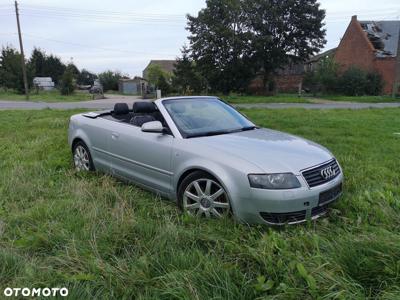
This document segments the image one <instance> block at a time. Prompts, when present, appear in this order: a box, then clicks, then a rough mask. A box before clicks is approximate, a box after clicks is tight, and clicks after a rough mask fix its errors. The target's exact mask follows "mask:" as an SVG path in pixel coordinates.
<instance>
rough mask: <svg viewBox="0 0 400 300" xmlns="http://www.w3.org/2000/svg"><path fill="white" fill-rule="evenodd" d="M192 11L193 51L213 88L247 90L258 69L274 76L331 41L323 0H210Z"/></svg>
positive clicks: (268, 76)
mask: <svg viewBox="0 0 400 300" xmlns="http://www.w3.org/2000/svg"><path fill="white" fill-rule="evenodd" d="M206 4H207V7H206V8H204V9H202V10H201V11H200V12H199V14H198V16H197V17H193V16H188V30H189V31H190V33H191V35H190V36H189V41H190V50H191V53H192V54H191V57H192V58H193V59H194V61H195V63H196V66H197V67H198V69H199V70H200V72H201V74H202V75H203V76H204V77H205V78H206V79H207V82H208V84H209V85H210V86H211V88H212V89H213V90H216V91H222V92H224V93H227V92H230V91H232V90H233V91H243V90H245V89H246V87H247V85H248V82H249V81H250V80H251V79H253V77H255V75H256V73H259V75H261V76H262V78H263V84H264V89H265V90H266V89H267V85H268V82H270V79H271V76H272V75H273V73H274V72H276V70H278V69H279V68H283V67H284V66H285V65H286V64H287V63H289V62H293V63H296V62H300V61H303V60H306V59H308V58H309V57H310V56H311V55H313V54H315V53H317V52H318V51H319V50H320V49H321V48H322V47H323V45H324V44H325V42H326V41H325V39H324V36H325V30H324V29H322V27H323V23H322V22H323V19H324V17H325V11H324V10H321V9H320V6H319V4H318V3H317V0H285V1H281V0H207V1H206Z"/></svg>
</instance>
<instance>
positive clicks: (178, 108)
mask: <svg viewBox="0 0 400 300" xmlns="http://www.w3.org/2000/svg"><path fill="white" fill-rule="evenodd" d="M171 110H172V111H173V112H174V113H176V114H182V113H184V112H185V111H186V107H185V104H182V103H172V104H171Z"/></svg>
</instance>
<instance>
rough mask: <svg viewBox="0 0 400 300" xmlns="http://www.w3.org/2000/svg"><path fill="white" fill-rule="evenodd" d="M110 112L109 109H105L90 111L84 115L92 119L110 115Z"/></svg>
mask: <svg viewBox="0 0 400 300" xmlns="http://www.w3.org/2000/svg"><path fill="white" fill-rule="evenodd" d="M109 113H110V111H109V110H103V111H96V112H88V113H84V114H82V115H83V116H84V117H87V118H90V119H96V118H98V117H101V116H104V115H108V114H109Z"/></svg>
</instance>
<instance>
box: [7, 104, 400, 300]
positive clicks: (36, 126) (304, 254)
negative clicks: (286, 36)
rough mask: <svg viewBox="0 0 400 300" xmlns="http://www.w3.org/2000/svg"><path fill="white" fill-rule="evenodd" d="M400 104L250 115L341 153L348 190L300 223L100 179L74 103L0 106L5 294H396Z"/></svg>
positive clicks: (399, 285) (399, 291)
mask: <svg viewBox="0 0 400 300" xmlns="http://www.w3.org/2000/svg"><path fill="white" fill-rule="evenodd" d="M399 112H400V110H398V109H385V110H363V111H346V110H337V111H329V112H328V111H306V110H282V111H270V110H246V111H245V113H246V115H248V116H249V117H250V118H251V119H252V120H254V121H255V122H256V123H257V124H259V125H261V126H266V127H270V128H274V129H279V130H284V131H288V132H291V133H294V134H298V135H301V136H304V137H307V138H310V139H313V140H315V141H317V142H319V143H321V144H323V145H325V146H327V147H328V148H329V149H331V150H332V151H333V153H334V154H335V155H336V156H337V157H338V159H339V161H340V162H341V164H342V166H343V168H344V172H345V176H346V184H345V193H344V196H343V198H341V200H340V201H339V202H338V203H337V204H335V205H334V207H333V209H332V210H331V211H330V214H329V216H328V217H326V218H323V219H320V220H318V221H317V222H311V223H308V224H305V225H301V226H289V227H283V228H269V227H267V226H252V227H249V226H246V225H243V224H238V223H235V222H234V221H233V220H231V219H223V220H208V221H207V220H198V219H196V218H191V217H189V216H186V215H182V214H181V213H180V212H179V211H178V209H177V207H176V206H175V205H174V203H171V202H168V201H167V200H164V199H160V198H159V197H157V196H155V195H153V194H151V193H148V192H146V191H144V190H141V189H139V188H136V187H134V186H132V185H128V184H124V183H122V182H119V181H117V180H115V179H114V178H111V177H109V176H106V175H103V174H77V173H76V172H75V171H74V170H73V169H72V166H71V158H70V150H69V149H68V146H67V141H66V129H67V125H68V117H69V116H70V115H71V114H73V112H71V111H50V110H47V111H37V112H27V111H20V112H0V170H1V171H0V293H2V290H3V289H4V288H5V287H7V286H10V287H62V286H66V287H68V288H69V293H70V295H69V298H70V299H133V298H135V299H366V298H367V299H400V234H399V229H400V175H399V171H398V170H399V169H400V168H399V167H400V156H399V149H400V146H399V145H400V137H399V136H397V135H395V134H393V133H394V132H400V119H399V118H398V115H399Z"/></svg>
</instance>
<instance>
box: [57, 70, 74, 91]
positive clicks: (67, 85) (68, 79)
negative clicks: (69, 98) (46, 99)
mask: <svg viewBox="0 0 400 300" xmlns="http://www.w3.org/2000/svg"><path fill="white" fill-rule="evenodd" d="M74 90H75V83H74V75H73V73H72V70H71V69H70V68H67V70H65V72H64V74H63V75H62V76H61V81H60V92H61V95H71V94H72V93H73V92H74Z"/></svg>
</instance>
